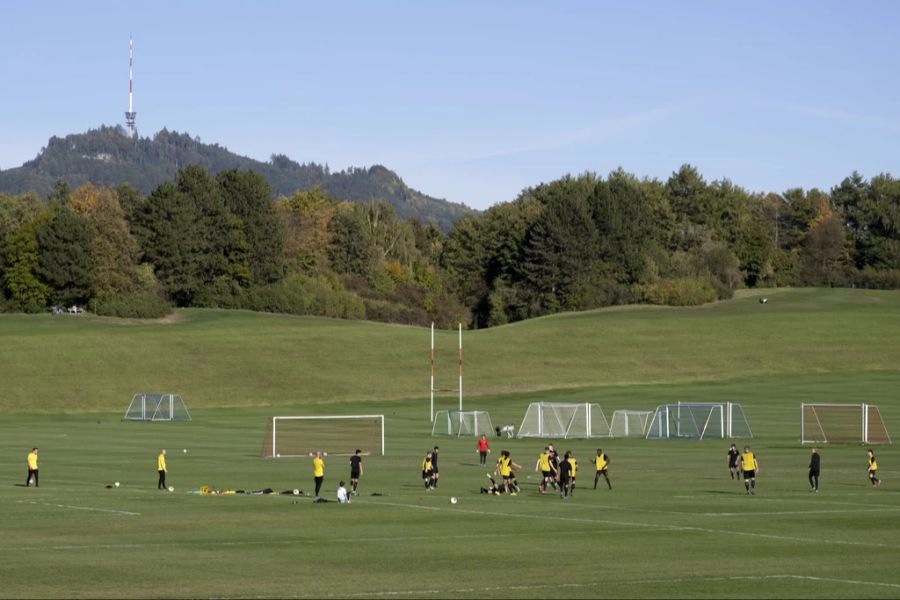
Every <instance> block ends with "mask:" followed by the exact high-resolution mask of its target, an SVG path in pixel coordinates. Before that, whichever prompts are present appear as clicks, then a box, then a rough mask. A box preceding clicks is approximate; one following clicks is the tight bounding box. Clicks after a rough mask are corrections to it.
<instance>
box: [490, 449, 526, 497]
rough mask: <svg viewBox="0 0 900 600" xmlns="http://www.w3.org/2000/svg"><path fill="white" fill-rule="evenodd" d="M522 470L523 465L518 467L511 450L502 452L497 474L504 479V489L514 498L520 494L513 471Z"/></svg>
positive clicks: (498, 461)
mask: <svg viewBox="0 0 900 600" xmlns="http://www.w3.org/2000/svg"><path fill="white" fill-rule="evenodd" d="M521 468H522V466H521V465H517V464H516V463H514V462H513V461H512V456H510V454H509V450H501V451H500V458H499V459H498V460H497V468H496V470H495V472H496V473H498V474H499V475H500V476H501V477H502V478H503V489H504V490H505V491H506V493H508V494H510V495H512V496H515V495H516V494H517V493H518V492H517V490H518V486H517V485H516V484H515V474H514V473H513V469H521Z"/></svg>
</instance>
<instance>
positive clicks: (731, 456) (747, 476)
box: [727, 444, 881, 495]
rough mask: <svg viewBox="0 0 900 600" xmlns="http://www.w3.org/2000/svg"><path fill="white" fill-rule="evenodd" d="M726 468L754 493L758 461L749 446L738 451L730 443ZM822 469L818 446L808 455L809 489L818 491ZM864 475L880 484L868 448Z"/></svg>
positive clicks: (870, 451) (871, 453)
mask: <svg viewBox="0 0 900 600" xmlns="http://www.w3.org/2000/svg"><path fill="white" fill-rule="evenodd" d="M727 456H728V470H729V471H730V472H731V478H732V479H737V480H740V479H741V477H743V479H744V488H745V489H746V491H747V494H749V495H753V494H755V493H756V472H757V471H758V470H759V461H758V460H757V458H756V454H755V453H754V452H753V451H752V450H750V446H744V451H743V452H739V451H738V449H737V445H736V444H732V445H731V447H730V448H729V449H728V455H727ZM821 470H822V456H821V455H820V454H819V449H818V448H811V449H810V457H809V491H811V492H815V493H818V492H819V475H820V474H821ZM866 476H867V477H868V478H869V482H870V483H871V484H872V485H873V486H879V485H881V480H880V479H879V478H878V461H877V460H875V453H874V452H873V451H872V449H871V448H869V450H868V452H866Z"/></svg>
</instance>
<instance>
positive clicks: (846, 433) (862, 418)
mask: <svg viewBox="0 0 900 600" xmlns="http://www.w3.org/2000/svg"><path fill="white" fill-rule="evenodd" d="M800 442H801V443H803V444H814V443H820V444H828V443H830V444H890V443H891V436H890V435H889V434H888V431H887V427H886V426H885V424H884V419H882V418H881V411H880V410H879V409H878V407H877V406H875V405H874V404H805V403H804V404H801V405H800Z"/></svg>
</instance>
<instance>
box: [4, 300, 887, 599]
mask: <svg viewBox="0 0 900 600" xmlns="http://www.w3.org/2000/svg"><path fill="white" fill-rule="evenodd" d="M768 296H769V298H770V301H769V303H768V304H766V305H760V304H759V303H758V302H757V301H756V298H755V297H753V296H752V295H746V296H743V297H740V298H738V299H737V300H735V301H732V302H727V303H722V304H717V305H712V306H706V307H700V308H693V309H662V308H622V309H615V310H605V311H596V312H589V313H579V314H570V315H560V316H556V317H551V318H545V319H538V320H535V321H530V322H526V323H519V324H516V325H511V326H507V327H500V328H496V329H492V330H487V331H477V332H466V333H464V336H465V337H464V344H465V350H466V355H465V356H466V373H465V374H466V390H467V393H466V403H467V405H469V406H470V407H473V408H474V407H477V408H482V409H485V410H489V411H490V413H491V416H492V418H493V420H494V422H495V423H505V422H510V423H515V424H516V425H518V423H519V421H520V420H521V418H522V415H523V414H524V411H525V408H526V407H527V405H528V403H529V402H530V401H534V400H539V399H544V400H579V401H597V402H599V403H600V404H601V405H602V406H603V409H604V411H606V413H607V415H611V413H612V411H613V410H615V409H617V408H652V407H654V406H656V405H657V404H659V403H662V402H668V401H677V400H701V401H703V400H706V401H712V400H716V401H721V400H731V401H736V402H741V403H742V404H743V405H744V407H745V409H746V411H747V414H748V417H749V419H750V422H751V425H752V426H753V430H754V434H755V438H754V439H753V440H752V445H753V447H754V450H755V451H756V452H757V453H758V455H759V460H760V473H759V482H758V493H757V495H756V496H752V497H748V496H746V495H744V493H743V489H742V487H741V486H740V484H739V483H737V482H734V481H732V480H731V479H730V477H729V474H728V471H727V469H726V467H725V451H726V449H727V446H728V443H729V442H727V441H725V440H718V441H703V442H683V441H682V442H675V441H672V442H668V441H644V440H618V439H617V440H601V441H597V440H594V441H591V442H586V441H580V440H578V441H569V442H564V443H563V444H561V445H562V446H564V448H563V449H571V450H573V451H574V452H575V455H576V456H577V457H578V458H579V461H580V464H581V470H580V476H579V485H578V488H577V490H576V493H575V496H574V498H573V499H571V500H568V501H563V500H561V499H560V498H558V497H556V496H552V495H547V496H541V495H539V494H538V493H537V491H536V483H537V480H536V479H534V472H533V471H532V468H533V465H534V462H535V459H536V457H537V454H538V452H539V450H540V448H541V447H542V446H543V443H542V442H540V441H535V440H492V446H493V448H494V451H495V455H496V452H497V451H499V450H500V449H501V448H505V449H508V450H510V451H511V452H512V454H513V458H514V459H515V460H516V461H517V462H519V463H521V464H522V465H523V466H524V467H525V468H524V469H523V470H522V471H521V472H520V481H521V482H522V483H523V484H524V487H525V490H524V492H523V493H522V494H520V495H519V496H516V497H507V496H504V497H488V496H484V495H481V494H479V488H480V487H481V486H482V485H484V484H485V483H486V482H487V479H486V478H485V472H486V471H487V470H488V469H486V468H484V467H481V466H479V465H478V464H477V463H478V461H477V455H476V453H475V452H474V441H473V440H471V439H462V440H458V439H448V438H432V437H431V436H430V435H429V433H430V426H429V423H428V402H427V394H426V392H427V381H428V379H427V375H428V362H427V360H428V354H427V350H428V332H427V331H426V330H423V329H418V328H411V327H398V326H388V325H379V324H372V323H353V322H340V321H330V320H324V319H303V318H296V317H282V316H264V315H252V314H248V313H228V312H220V311H187V312H184V313H179V315H178V317H177V318H175V319H171V320H169V322H165V323H153V324H146V323H145V324H141V323H129V322H124V321H111V320H104V319H94V318H90V317H86V318H81V317H65V318H60V317H57V318H52V317H49V316H46V317H45V316H39V317H20V316H4V317H0V341H2V343H0V407H2V408H3V409H4V411H5V415H6V416H4V418H3V419H2V420H0V473H2V474H3V475H2V477H3V480H4V481H5V485H3V486H0V502H2V505H3V507H4V511H3V513H2V515H0V524H2V526H0V581H2V582H3V585H2V586H0V596H2V597H222V596H226V597H278V598H282V597H298V598H306V597H399V598H406V597H410V598H413V597H415V598H418V597H454V598H467V597H565V598H581V597H748V596H749V597H792V598H802V597H817V598H821V597H837V598H843V597H851V596H852V597H887V598H897V597H900V575H898V573H897V570H896V565H897V564H898V561H900V467H898V466H897V465H898V464H900V453H898V452H897V451H896V450H895V449H894V447H893V446H881V447H877V448H876V449H875V450H876V455H877V456H878V459H879V464H880V466H881V469H880V471H879V472H880V475H881V476H882V479H883V480H884V481H885V483H884V485H883V486H881V487H880V488H877V489H875V488H872V487H871V486H870V485H869V484H868V483H867V481H866V478H865V468H864V464H865V462H864V458H865V448H864V447H861V446H831V447H826V448H824V449H823V450H822V456H823V459H822V461H823V476H822V489H821V491H820V493H818V494H811V493H810V492H809V490H808V485H807V482H806V466H807V464H808V456H809V450H808V448H803V447H801V445H800V444H799V441H798V435H799V403H800V402H803V401H823V402H837V401H845V402H846V401H853V402H863V401H865V402H870V403H875V404H879V405H880V406H881V409H882V413H883V415H884V417H885V420H886V421H887V424H888V428H889V430H891V431H892V432H893V433H894V434H895V435H896V434H897V432H898V431H900V400H898V398H897V390H898V389H900V349H898V346H900V344H897V343H896V340H897V338H898V334H900V295H897V294H896V293H883V292H862V291H849V290H785V291H778V292H774V293H773V292H769V294H768ZM455 343H456V338H455V334H454V333H450V332H443V333H442V334H441V335H440V337H439V340H438V344H439V347H440V348H441V355H440V356H439V360H440V362H439V385H440V384H441V381H440V378H441V377H440V376H441V375H444V374H446V375H445V376H446V378H447V379H449V381H446V382H444V383H445V384H452V383H453V379H454V377H455V358H454V351H455ZM441 366H443V368H442V369H441V368H440V367H441ZM148 388H149V389H159V390H173V391H178V392H180V393H182V394H183V395H184V398H185V400H186V402H187V403H188V406H189V407H190V408H191V412H192V415H193V417H194V420H193V421H192V422H190V423H123V422H121V421H120V418H121V414H122V413H123V412H124V410H125V408H126V407H127V404H128V401H129V399H130V396H131V394H132V393H134V392H135V391H138V390H140V389H148ZM454 403H455V400H454V399H453V398H442V399H441V402H440V405H441V406H442V407H452V406H453V404H454ZM358 412H365V413H383V414H385V415H386V423H387V434H388V435H387V454H386V456H384V457H378V456H371V457H367V458H366V460H365V468H366V471H365V475H364V477H363V480H362V483H361V486H360V496H359V497H358V498H356V499H355V500H354V502H353V503H352V504H351V505H349V506H339V505H337V504H336V503H333V502H330V503H326V504H314V503H312V501H311V500H310V499H309V498H305V497H304V498H301V499H299V501H296V502H295V500H294V498H293V497H289V496H199V495H196V494H191V493H187V492H189V491H190V490H194V489H197V488H199V487H200V486H201V485H209V486H211V487H216V488H245V489H255V488H262V487H272V488H275V489H277V490H283V489H291V488H295V487H297V488H301V489H304V490H307V491H309V490H310V489H311V486H312V476H311V466H310V461H309V459H305V458H304V459H278V460H272V459H263V458H260V457H259V452H260V447H261V444H262V442H263V437H264V434H265V420H266V417H267V416H269V415H272V414H274V413H281V414H329V413H344V414H347V413H358ZM738 442H739V443H741V444H743V443H744V441H743V440H739V441H738ZM435 443H437V444H439V445H440V446H441V463H440V464H441V477H442V478H441V484H440V486H439V488H438V489H437V490H435V491H432V492H427V493H426V492H424V491H422V490H421V489H420V488H421V483H420V479H419V464H420V461H421V456H422V454H423V453H424V451H425V450H426V449H427V448H428V447H429V446H431V445H434V444H435ZM598 444H599V445H602V446H603V448H604V449H605V450H606V451H607V453H608V454H609V455H610V456H611V458H612V466H611V471H610V474H611V478H612V481H613V490H612V491H609V490H606V489H605V488H604V487H602V483H601V489H599V490H597V491H594V490H592V489H590V488H591V487H592V483H593V478H592V473H591V469H590V468H589V466H588V459H589V458H590V456H591V455H592V454H593V453H594V450H595V449H596V447H597V445H598ZM33 445H37V446H39V447H40V449H41V477H42V485H41V487H40V488H36V489H35V488H24V487H21V484H22V483H23V482H24V477H25V470H24V464H23V463H24V460H25V454H26V452H27V450H28V449H29V448H30V447H31V446H33ZM160 447H165V448H167V449H168V450H169V453H170V454H169V467H170V469H169V470H170V475H169V479H170V483H172V484H173V485H174V486H175V487H176V491H175V492H174V493H166V492H158V491H157V490H156V489H155V483H156V472H155V458H156V452H157V450H158V449H159V448H160ZM183 450H187V452H183ZM494 457H495V456H494ZM346 461H347V459H346V458H345V457H334V456H331V457H328V459H327V461H326V462H327V467H326V483H325V488H326V491H327V494H328V497H332V496H333V494H334V489H335V487H336V484H337V481H338V480H339V479H341V478H346V477H347V475H348V467H347V464H346ZM113 481H120V482H121V484H122V485H121V487H120V488H117V489H106V488H105V485H106V484H109V483H112V482H113ZM373 493H378V494H381V495H378V496H373V495H372V494H373ZM451 496H457V497H459V503H458V504H456V505H451V504H450V503H449V498H450V497H451Z"/></svg>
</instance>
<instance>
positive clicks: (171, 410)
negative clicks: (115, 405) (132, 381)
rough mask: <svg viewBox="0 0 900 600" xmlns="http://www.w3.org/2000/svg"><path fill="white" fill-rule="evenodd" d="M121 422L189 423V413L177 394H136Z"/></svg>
mask: <svg viewBox="0 0 900 600" xmlns="http://www.w3.org/2000/svg"><path fill="white" fill-rule="evenodd" d="M122 420H123V421H190V420H191V413H189V412H188V409H187V406H186V405H185V403H184V400H182V398H181V396H179V395H178V394H160V393H155V392H138V393H137V394H135V395H134V396H132V398H131V404H129V405H128V410H126V411H125V416H123V417H122Z"/></svg>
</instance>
